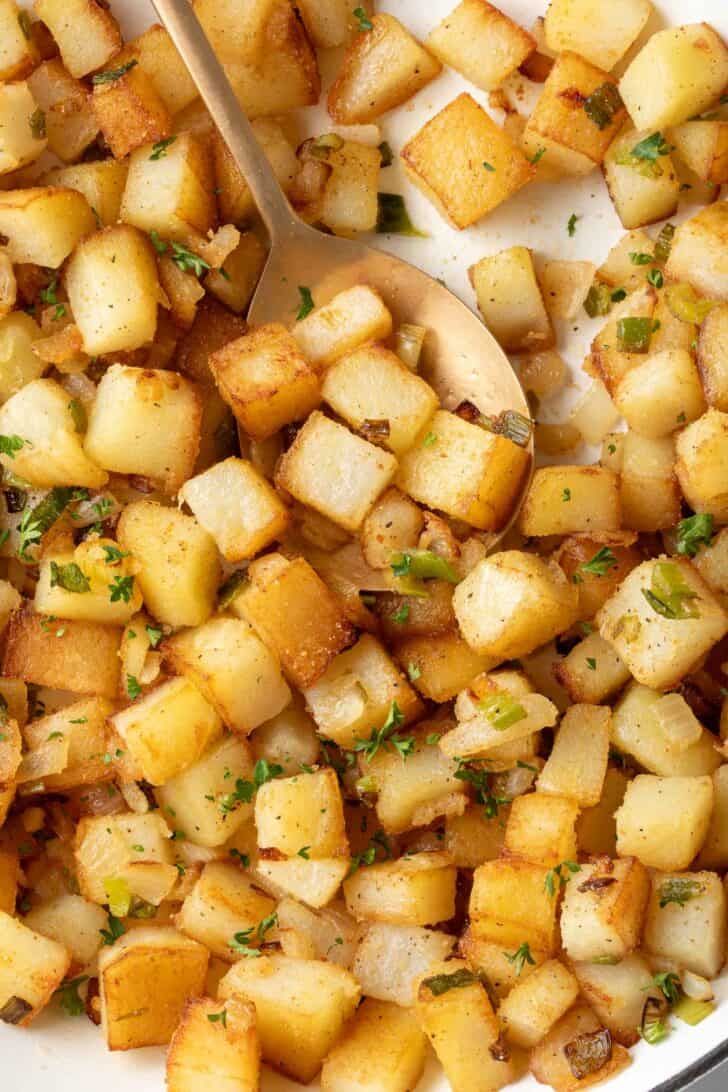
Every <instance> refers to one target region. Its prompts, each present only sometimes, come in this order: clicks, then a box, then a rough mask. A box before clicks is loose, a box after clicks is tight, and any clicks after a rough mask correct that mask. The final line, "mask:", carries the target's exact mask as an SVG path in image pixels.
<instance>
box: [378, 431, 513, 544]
mask: <svg viewBox="0 0 728 1092" xmlns="http://www.w3.org/2000/svg"><path fill="white" fill-rule="evenodd" d="M529 465H530V457H529V454H528V452H527V451H526V449H525V448H522V447H519V445H518V444H515V443H514V442H513V441H512V440H509V439H508V438H507V437H506V436H500V435H497V434H496V433H493V432H488V431H487V430H486V429H482V428H480V427H479V426H478V425H474V424H471V422H469V421H464V420H463V419H462V418H461V417H458V416H457V415H456V414H454V413H449V412H447V411H446V410H438V411H437V413H435V415H434V417H433V418H432V421H431V422H430V424H429V425H428V426H427V432H426V434H425V436H424V437H422V438H421V439H420V440H419V441H418V442H417V443H416V444H415V446H414V447H413V448H411V449H410V450H409V451H408V452H406V453H405V455H403V456H402V458H401V460H400V466H399V473H398V475H397V485H398V486H399V488H400V489H401V490H402V491H403V492H404V493H408V494H409V496H411V497H413V498H414V500H416V501H419V502H420V503H421V504H424V505H426V506H427V507H428V508H435V509H438V510H440V511H442V512H446V513H447V514H448V515H450V516H455V517H456V518H457V519H461V520H465V522H466V523H470V524H472V526H473V527H478V528H479V529H480V530H483V531H497V530H500V529H501V528H502V527H503V526H504V525H505V524H506V523H507V522H508V519H509V518H510V515H511V512H512V510H513V505H514V503H515V501H516V498H517V497H518V495H519V493H520V490H521V487H522V484H523V479H524V477H525V475H526V474H527V473H528V468H529Z"/></svg>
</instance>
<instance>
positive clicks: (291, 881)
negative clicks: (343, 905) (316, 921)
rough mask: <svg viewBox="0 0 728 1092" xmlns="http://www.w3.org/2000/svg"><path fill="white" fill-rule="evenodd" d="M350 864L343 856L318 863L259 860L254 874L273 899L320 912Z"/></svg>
mask: <svg viewBox="0 0 728 1092" xmlns="http://www.w3.org/2000/svg"><path fill="white" fill-rule="evenodd" d="M302 848H304V847H302ZM349 865H350V862H349V860H348V859H347V858H344V857H324V858H318V859H317V860H306V859H305V858H303V857H298V856H296V857H289V858H285V857H284V858H283V859H282V860H267V859H265V858H261V859H259V860H258V862H257V864H256V868H255V871H256V875H257V877H258V879H259V880H260V883H261V884H263V885H264V886H265V888H266V890H267V891H270V892H271V894H273V895H274V896H275V897H276V898H279V899H281V898H288V897H291V898H294V899H298V900H299V902H302V903H305V904H306V906H310V907H312V908H313V909H314V910H320V909H321V908H322V907H325V906H328V905H329V903H330V902H331V901H332V900H333V899H335V898H336V896H337V895H338V893H339V888H340V887H341V883H342V880H343V879H344V877H345V876H346V874H347V872H348V871H349Z"/></svg>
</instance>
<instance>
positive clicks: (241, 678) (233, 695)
mask: <svg viewBox="0 0 728 1092" xmlns="http://www.w3.org/2000/svg"><path fill="white" fill-rule="evenodd" d="M164 655H165V659H166V660H167V661H168V663H169V664H170V665H171V666H172V668H173V669H174V670H175V671H177V672H179V673H180V674H182V675H185V676H187V677H188V678H189V679H190V680H191V681H192V683H194V686H195V687H198V688H199V690H200V691H201V692H202V693H203V694H204V695H205V697H206V698H207V700H208V701H209V702H210V703H211V705H213V706H214V708H215V709H216V710H217V712H218V714H219V715H220V716H221V717H222V719H223V721H224V722H225V724H226V725H227V726H228V727H229V728H232V730H233V731H234V732H237V733H238V734H239V735H248V734H249V733H250V732H251V731H252V730H253V729H254V728H257V727H258V725H259V724H263V723H264V722H265V721H267V720H269V719H270V718H271V717H274V716H275V715H276V714H277V713H280V712H281V710H282V709H285V707H286V706H287V705H288V703H289V701H290V700H291V693H290V690H289V689H288V687H287V686H286V684H285V682H284V680H283V677H282V675H281V671H280V667H279V666H278V661H277V660H276V658H275V656H274V655H273V654H272V653H271V652H270V651H269V650H268V649H267V648H266V646H265V645H264V644H263V642H262V641H261V640H260V639H259V638H258V637H257V636H256V634H255V633H254V632H253V629H252V627H251V626H250V625H249V624H248V623H247V622H245V621H243V620H239V619H237V618H211V619H210V620H209V621H207V622H205V623H203V624H202V625H200V626H198V627H197V628H195V629H188V630H185V631H184V632H183V633H178V634H177V635H176V636H174V637H172V638H171V639H170V640H169V641H167V642H165V645H164Z"/></svg>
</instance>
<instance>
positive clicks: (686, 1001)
mask: <svg viewBox="0 0 728 1092" xmlns="http://www.w3.org/2000/svg"><path fill="white" fill-rule="evenodd" d="M672 1011H673V1013H674V1014H675V1016H677V1018H678V1020H682V1021H683V1023H685V1024H690V1026H691V1027H695V1025H696V1024H699V1023H700V1022H701V1021H702V1020H705V1018H706V1016H710V1014H711V1012H715V1005H714V1004H713V1002H712V1001H695V1000H694V999H693V998H692V997H682V998H681V999H680V1000H679V1001H678V1003H677V1005H675V1007H674V1008H673V1010H672Z"/></svg>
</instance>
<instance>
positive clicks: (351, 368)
mask: <svg viewBox="0 0 728 1092" xmlns="http://www.w3.org/2000/svg"><path fill="white" fill-rule="evenodd" d="M321 393H322V395H323V398H324V401H325V402H328V404H329V405H330V406H331V408H332V409H333V410H334V412H335V413H336V414H338V416H339V417H342V418H343V419H344V420H345V421H346V422H347V424H349V425H350V426H351V428H353V429H356V430H357V431H358V432H363V433H364V435H365V436H366V435H368V429H370V428H371V429H372V430H373V428H374V425H375V423H381V422H387V424H388V428H387V429H386V430H384V431H383V432H382V435H381V438H379V437H377V438H378V439H380V442H381V444H382V446H383V447H386V448H388V449H389V450H390V451H393V452H394V453H395V455H401V454H403V453H404V452H405V451H406V450H407V449H408V448H410V447H412V445H413V444H414V443H415V440H416V439H417V437H418V436H419V435H420V433H421V432H422V430H423V428H424V427H425V425H426V424H427V422H428V421H429V419H430V418H431V417H432V415H433V413H434V412H435V410H436V409H437V406H438V398H437V395H436V394H435V392H434V391H433V390H432V388H431V387H430V386H429V385H428V384H427V383H425V381H424V380H423V379H420V378H419V376H417V375H413V373H412V372H411V371H410V370H409V368H407V367H405V365H404V364H403V363H402V362H401V360H400V359H399V357H398V356H397V355H396V354H395V353H393V352H390V350H389V349H385V348H383V347H382V346H380V345H369V346H364V347H363V348H361V349H355V350H354V351H353V352H351V353H348V354H347V355H346V356H344V357H342V358H341V359H340V360H339V361H337V363H336V364H334V365H332V366H331V367H330V368H328V369H327V371H326V374H325V376H324V380H323V385H322V388H321ZM385 433H386V434H385ZM372 435H374V432H372Z"/></svg>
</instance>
